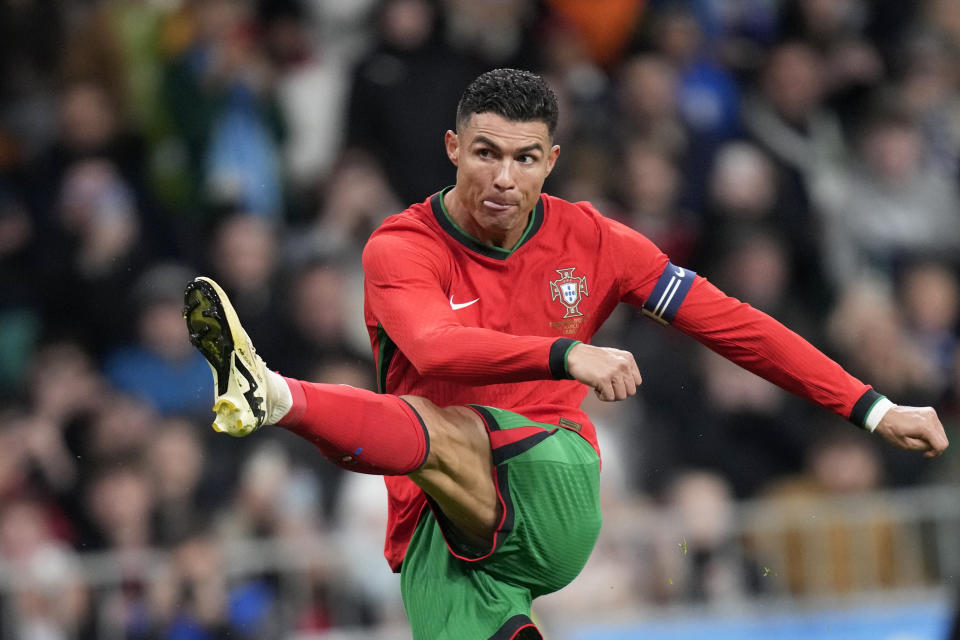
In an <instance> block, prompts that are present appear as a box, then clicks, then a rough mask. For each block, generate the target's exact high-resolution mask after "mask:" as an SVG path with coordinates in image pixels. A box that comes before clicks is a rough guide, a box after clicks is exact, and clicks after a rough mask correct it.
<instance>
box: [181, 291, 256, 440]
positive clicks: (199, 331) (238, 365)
mask: <svg viewBox="0 0 960 640" xmlns="http://www.w3.org/2000/svg"><path fill="white" fill-rule="evenodd" d="M183 298H184V303H185V305H186V306H185V307H184V309H183V317H184V318H185V319H186V321H187V329H188V331H189V332H190V343H191V344H192V345H193V346H195V347H196V348H197V349H198V350H199V351H200V353H202V354H203V357H204V358H206V359H207V362H208V363H209V364H210V369H211V370H213V384H214V387H215V389H216V394H217V395H216V400H215V401H214V404H213V411H214V412H215V413H216V414H217V415H216V418H214V421H213V428H214V430H216V431H220V432H222V433H228V434H230V435H231V436H234V437H237V438H239V437H242V436H245V435H248V434H250V433H252V432H254V431H256V430H257V429H259V428H260V427H261V426H262V425H263V424H264V421H265V420H266V417H267V415H268V413H269V408H268V407H267V379H266V378H267V365H266V364H265V363H264V362H263V359H262V358H261V357H260V356H258V355H257V352H256V350H255V349H254V348H253V345H252V344H251V343H250V337H249V336H247V332H246V331H244V330H243V327H241V326H240V320H239V318H237V312H236V311H234V309H233V306H232V305H231V304H230V300H229V299H228V298H227V294H226V293H224V292H223V289H221V288H220V285H218V284H217V283H216V282H214V281H213V280H211V279H210V278H204V277H200V278H195V279H194V280H193V281H192V282H191V283H190V284H188V285H187V288H186V291H184V294H183Z"/></svg>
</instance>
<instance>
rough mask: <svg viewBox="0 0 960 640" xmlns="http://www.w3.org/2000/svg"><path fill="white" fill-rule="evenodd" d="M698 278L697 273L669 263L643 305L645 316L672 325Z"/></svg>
mask: <svg viewBox="0 0 960 640" xmlns="http://www.w3.org/2000/svg"><path fill="white" fill-rule="evenodd" d="M696 277H697V273H696V272H695V271H691V270H690V269H684V268H683V267H678V266H676V265H675V264H673V263H672V262H668V263H667V268H666V269H664V270H663V274H662V275H661V276H660V279H659V280H657V284H656V285H655V286H654V287H653V293H651V294H650V297H649V298H647V301H646V302H644V303H643V309H642V310H643V315H645V316H648V317H650V318H653V319H654V320H656V321H657V322H659V323H660V324H670V323H671V322H672V321H673V318H674V316H676V315H677V311H678V310H679V309H680V305H681V304H683V299H684V298H686V297H687V292H688V291H690V287H691V286H692V285H693V280H694V278H696Z"/></svg>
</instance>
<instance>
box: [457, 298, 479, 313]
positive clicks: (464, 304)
mask: <svg viewBox="0 0 960 640" xmlns="http://www.w3.org/2000/svg"><path fill="white" fill-rule="evenodd" d="M474 302H480V298H476V299H475V300H471V301H470V302H454V301H453V296H450V308H451V309H453V310H454V311H456V310H457V309H463V308H464V307H469V306H470V305H472V304H473V303H474Z"/></svg>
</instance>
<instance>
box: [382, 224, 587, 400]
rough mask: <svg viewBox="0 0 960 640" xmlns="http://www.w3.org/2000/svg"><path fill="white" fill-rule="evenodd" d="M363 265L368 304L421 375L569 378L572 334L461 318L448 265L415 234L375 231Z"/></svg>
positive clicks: (475, 379)
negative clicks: (515, 331)
mask: <svg viewBox="0 0 960 640" xmlns="http://www.w3.org/2000/svg"><path fill="white" fill-rule="evenodd" d="M363 269H364V291H365V295H366V296H367V304H368V305H370V307H371V309H373V311H374V314H375V315H376V317H377V319H378V320H379V321H380V324H381V325H382V327H383V330H384V331H385V332H386V334H387V335H388V336H389V337H390V339H391V340H392V341H393V342H394V343H396V345H397V347H398V348H399V349H400V350H401V351H402V352H403V353H404V355H405V356H406V357H407V358H408V359H409V360H410V362H411V364H413V366H414V367H415V368H416V369H417V371H418V372H419V373H420V374H421V375H423V376H430V377H434V376H436V377H444V378H447V379H450V380H457V381H461V382H467V383H470V384H474V385H485V384H497V383H503V382H522V381H527V380H550V379H563V378H568V377H569V376H568V374H567V371H566V357H567V353H568V351H569V350H570V348H571V347H572V346H574V345H575V344H577V343H576V341H574V340H570V339H568V338H559V339H557V338H547V337H541V336H516V335H511V334H507V333H502V332H499V331H495V330H492V329H484V328H480V327H469V326H465V325H463V324H461V323H460V322H459V321H458V320H457V317H456V314H455V313H454V311H453V310H452V309H451V307H450V303H449V301H448V299H447V295H446V288H447V287H445V283H447V284H449V278H450V276H449V270H450V266H449V265H447V264H446V263H445V259H444V256H443V255H442V254H440V253H438V252H436V251H431V250H430V248H429V246H425V245H423V244H422V243H419V242H417V241H416V239H415V238H414V239H411V238H409V237H404V235H403V234H397V233H394V234H382V235H378V236H375V237H374V238H372V239H371V240H370V242H368V243H367V246H366V248H365V249H364V253H363Z"/></svg>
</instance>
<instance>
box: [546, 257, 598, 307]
mask: <svg viewBox="0 0 960 640" xmlns="http://www.w3.org/2000/svg"><path fill="white" fill-rule="evenodd" d="M576 270H577V268H576V267H570V268H569V269H556V270H555V271H556V272H557V273H559V274H560V278H559V279H557V280H551V281H550V294H551V296H552V298H550V299H551V300H557V299H559V300H560V304H562V305H563V307H564V309H565V311H566V313H564V315H563V317H564V318H574V317H576V316H582V315H583V314H582V313H580V309H579V308H578V307H579V306H580V301H581V300H583V297H584V296H588V295H590V294H589V292H588V291H587V276H580V277H577V276H575V275H573V272H574V271H576Z"/></svg>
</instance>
